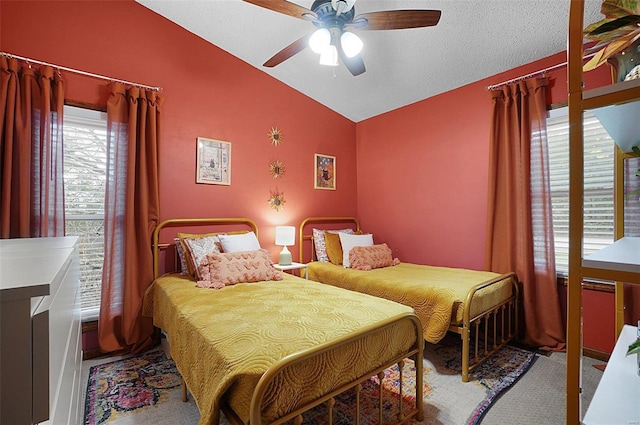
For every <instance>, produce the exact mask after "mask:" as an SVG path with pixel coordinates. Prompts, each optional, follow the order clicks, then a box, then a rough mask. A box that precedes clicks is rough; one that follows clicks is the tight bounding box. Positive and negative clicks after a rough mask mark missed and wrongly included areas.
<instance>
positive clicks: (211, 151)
mask: <svg viewBox="0 0 640 425" xmlns="http://www.w3.org/2000/svg"><path fill="white" fill-rule="evenodd" d="M196 183H206V184H224V185H230V184H231V143H229V142H223V141H220V140H213V139H205V138H204V137H198V145H197V159H196Z"/></svg>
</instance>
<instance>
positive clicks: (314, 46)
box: [309, 28, 331, 54]
mask: <svg viewBox="0 0 640 425" xmlns="http://www.w3.org/2000/svg"><path fill="white" fill-rule="evenodd" d="M329 44H331V34H330V33H329V30H328V29H326V28H320V29H319V30H317V31H316V32H314V33H313V34H312V35H311V37H310V38H309V47H311V50H313V51H314V52H316V53H318V54H322V52H324V51H325V49H326V48H327V46H329Z"/></svg>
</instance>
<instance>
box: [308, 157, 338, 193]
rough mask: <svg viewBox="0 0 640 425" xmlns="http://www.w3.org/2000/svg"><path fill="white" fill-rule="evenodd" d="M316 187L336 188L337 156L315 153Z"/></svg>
mask: <svg viewBox="0 0 640 425" xmlns="http://www.w3.org/2000/svg"><path fill="white" fill-rule="evenodd" d="M314 167H315V168H314V183H313V184H314V186H313V187H314V188H315V189H328V190H336V157H335V156H330V155H322V154H319V153H317V154H315V157H314Z"/></svg>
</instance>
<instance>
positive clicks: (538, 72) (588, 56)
mask: <svg viewBox="0 0 640 425" xmlns="http://www.w3.org/2000/svg"><path fill="white" fill-rule="evenodd" d="M592 56H595V53H590V54H588V55H586V56H584V57H583V58H582V59H583V60H584V59H589V58H590V57H592ZM565 65H567V62H566V61H564V62H562V63H559V64H556V65H553V66H548V67H546V68H543V69H540V70H538V71H535V72H530V73H529V74H526V75H522V76H520V77H516V78H512V79H510V80H506V81H503V82H501V83H498V84H493V85H491V86H487V90H494V89H497V88H498V87H501V86H504V85H505V84H511V83H515V82H518V81H522V80H526V79H527V78H531V77H535V76H536V75H542V74H544V73H545V72H549V71H553V70H554V69H558V68H561V67H563V66H565Z"/></svg>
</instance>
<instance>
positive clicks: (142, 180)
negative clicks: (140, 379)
mask: <svg viewBox="0 0 640 425" xmlns="http://www.w3.org/2000/svg"><path fill="white" fill-rule="evenodd" d="M162 102H163V98H162V96H161V95H159V94H158V93H157V92H155V91H145V90H143V89H140V88H137V87H132V88H129V89H125V87H124V86H123V85H122V84H120V83H114V84H113V85H112V88H111V93H110V96H109V101H108V104H107V131H108V134H107V141H108V151H107V188H106V197H105V256H104V266H103V272H102V294H101V301H100V317H99V319H98V340H99V344H100V348H101V349H102V351H104V352H114V351H122V350H124V351H130V352H140V351H143V350H145V349H146V348H148V347H150V346H151V345H153V344H154V342H155V334H154V328H153V324H152V322H151V319H150V318H143V317H142V299H143V297H144V292H145V290H146V289H147V287H148V286H149V285H150V284H151V282H152V280H153V265H152V263H153V259H152V251H151V236H152V233H153V230H154V228H155V226H156V224H157V223H158V218H159V206H160V201H159V188H158V180H159V175H160V171H159V163H158V147H159V144H160V121H161V119H160V118H161V105H162Z"/></svg>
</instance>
